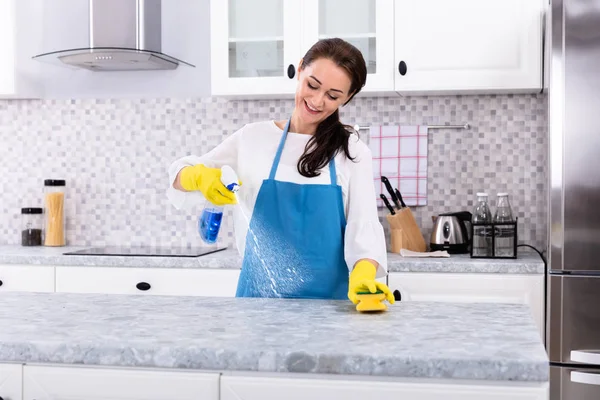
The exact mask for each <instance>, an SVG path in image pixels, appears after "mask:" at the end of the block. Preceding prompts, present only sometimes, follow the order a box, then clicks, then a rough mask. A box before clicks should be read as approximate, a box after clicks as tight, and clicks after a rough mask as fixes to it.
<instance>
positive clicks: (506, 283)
mask: <svg viewBox="0 0 600 400" xmlns="http://www.w3.org/2000/svg"><path fill="white" fill-rule="evenodd" d="M388 282H389V286H390V289H391V290H392V291H393V290H396V289H397V290H399V291H400V293H401V294H402V301H439V302H456V303H513V304H526V305H528V306H529V308H530V310H531V314H532V317H533V319H534V320H535V323H536V324H537V326H538V328H539V331H540V335H541V337H542V338H543V337H545V336H544V329H545V326H544V275H525V274H514V275H513V274H453V273H442V272H438V273H419V272H406V273H404V272H392V273H390V274H389V276H388Z"/></svg>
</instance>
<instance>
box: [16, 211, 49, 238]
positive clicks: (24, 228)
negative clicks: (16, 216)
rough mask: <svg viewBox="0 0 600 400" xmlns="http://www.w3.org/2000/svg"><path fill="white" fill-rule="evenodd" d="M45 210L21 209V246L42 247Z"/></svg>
mask: <svg viewBox="0 0 600 400" xmlns="http://www.w3.org/2000/svg"><path fill="white" fill-rule="evenodd" d="M43 224H44V221H43V209H42V208H41V207H40V208H38V207H26V208H22V209H21V246H41V245H42V226H43Z"/></svg>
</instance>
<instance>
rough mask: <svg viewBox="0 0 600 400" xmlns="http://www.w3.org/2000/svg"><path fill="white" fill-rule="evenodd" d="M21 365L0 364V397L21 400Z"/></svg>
mask: <svg viewBox="0 0 600 400" xmlns="http://www.w3.org/2000/svg"><path fill="white" fill-rule="evenodd" d="M22 388H23V366H22V365H21V364H0V398H1V399H2V400H21V398H23V392H22Z"/></svg>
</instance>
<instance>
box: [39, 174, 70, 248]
mask: <svg viewBox="0 0 600 400" xmlns="http://www.w3.org/2000/svg"><path fill="white" fill-rule="evenodd" d="M44 208H45V224H44V228H45V229H44V230H45V232H44V233H45V237H44V246H64V245H65V181H64V180H63V179H46V180H45V181H44Z"/></svg>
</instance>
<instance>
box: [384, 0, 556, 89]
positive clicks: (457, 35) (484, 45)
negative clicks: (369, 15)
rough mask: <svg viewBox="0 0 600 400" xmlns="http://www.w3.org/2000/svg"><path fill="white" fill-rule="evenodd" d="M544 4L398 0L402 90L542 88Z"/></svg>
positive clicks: (538, 0)
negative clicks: (402, 67) (403, 68)
mask: <svg viewBox="0 0 600 400" xmlns="http://www.w3.org/2000/svg"><path fill="white" fill-rule="evenodd" d="M544 9H545V4H544V0H503V1H481V0H455V1H447V0H419V1H414V0H396V2H395V15H396V16H395V19H396V30H395V40H394V43H395V51H394V53H395V56H396V62H395V66H396V71H395V74H396V80H395V82H396V91H397V92H399V93H401V94H408V93H420V92H424V93H519V92H535V91H540V90H541V88H542V35H543V32H542V31H543V18H544ZM401 63H403V64H402V65H403V66H405V67H406V68H405V74H404V75H402V74H401V73H400V69H401Z"/></svg>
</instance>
